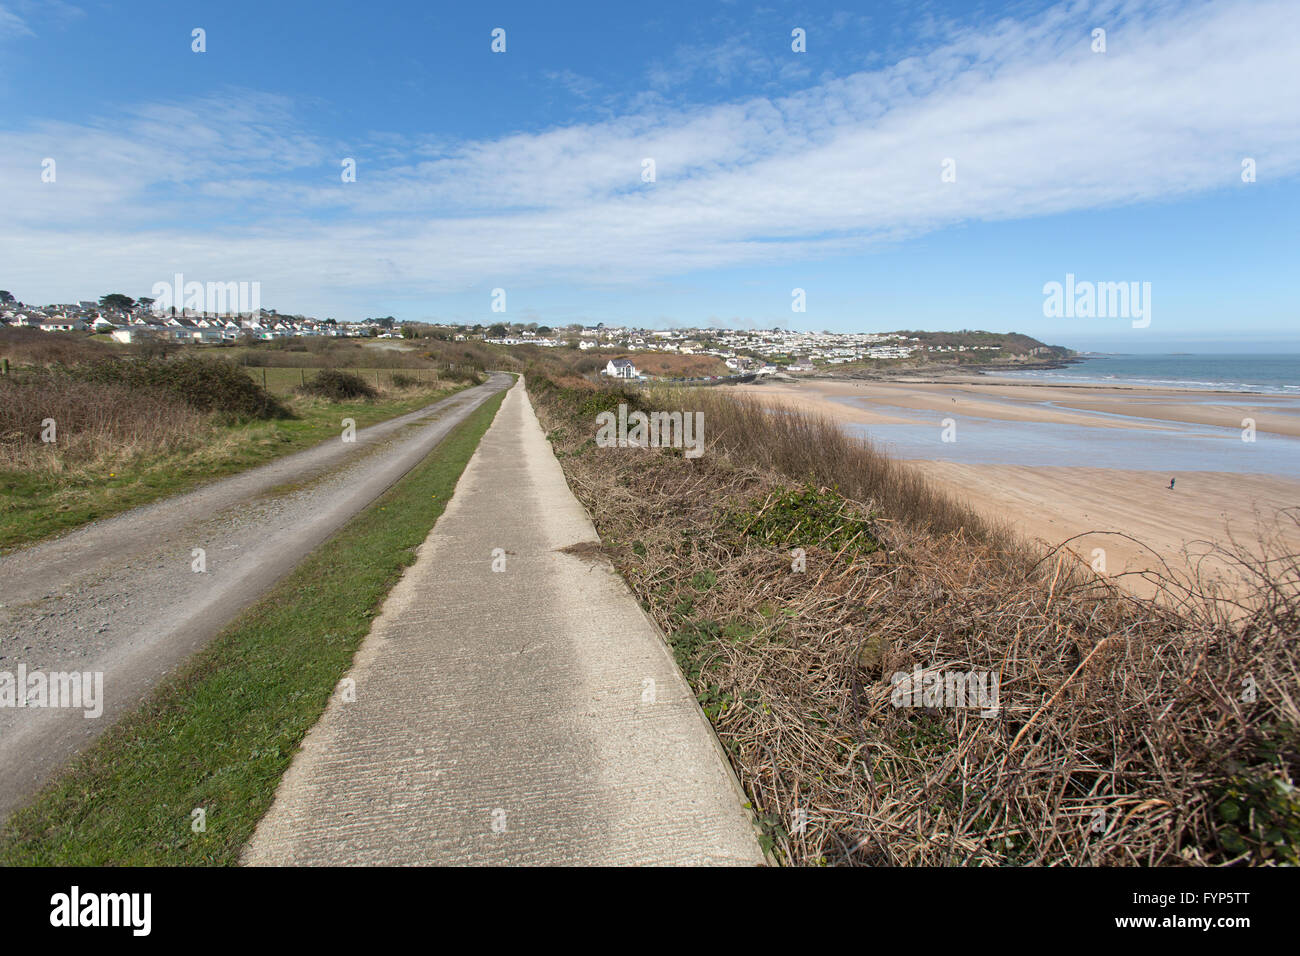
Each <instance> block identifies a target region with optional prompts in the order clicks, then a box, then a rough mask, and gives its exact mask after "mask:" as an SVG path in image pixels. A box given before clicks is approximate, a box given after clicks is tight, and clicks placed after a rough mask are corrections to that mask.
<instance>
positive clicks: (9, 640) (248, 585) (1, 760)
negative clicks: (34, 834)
mask: <svg viewBox="0 0 1300 956" xmlns="http://www.w3.org/2000/svg"><path fill="white" fill-rule="evenodd" d="M511 381H512V379H511V378H510V376H507V375H504V374H496V375H493V376H492V378H491V379H490V380H489V381H488V382H487V383H486V384H484V385H479V386H476V387H474V388H470V389H466V390H464V391H462V392H458V393H457V394H455V395H453V396H451V397H449V398H446V399H443V400H442V401H440V402H437V403H436V404H433V405H430V406H428V407H427V408H424V409H421V410H419V411H416V412H411V413H409V414H406V415H402V416H400V417H398V418H394V419H391V420H389V421H387V422H383V423H382V424H379V425H374V426H372V427H370V428H365V429H361V430H358V431H357V433H356V441H355V442H354V443H344V442H342V441H329V442H325V443H324V444H322V445H319V446H317V447H315V448H312V449H309V450H307V451H303V452H299V453H297V454H294V455H290V456H287V457H285V458H282V459H279V460H278V461H275V462H271V463H269V464H267V465H262V466H260V467H258V468H255V469H252V470H250V471H246V472H243V473H241V474H239V475H235V476H233V477H230V478H226V479H222V480H220V481H216V482H213V483H212V484H210V485H207V486H205V487H202V488H199V489H196V490H194V491H191V492H188V493H186V494H183V495H178V496H176V497H173V498H167V499H165V500H163V501H159V502H156V503H154V504H151V505H147V506H145V507H142V508H137V509H135V510H133V511H130V512H127V513H125V514H122V515H118V516H116V517H114V518H110V519H108V520H105V521H100V522H96V523H94V524H91V525H88V526H86V527H84V528H81V529H78V530H77V531H75V532H72V533H71V534H68V535H66V536H64V537H61V538H58V539H56V540H54V541H49V542H46V543H43V544H39V545H36V546H34V547H31V548H27V549H24V550H22V551H18V552H16V553H14V554H10V555H7V556H4V557H0V671H7V672H10V673H16V672H17V671H18V668H19V665H25V666H26V668H27V671H28V672H29V673H30V672H33V671H45V672H50V671H80V672H92V673H94V672H102V673H103V675H104V677H103V687H104V702H103V714H102V716H100V717H99V718H97V719H87V718H86V717H85V716H84V714H83V712H82V711H81V710H79V709H78V710H73V709H55V708H30V707H28V708H14V707H0V767H3V768H4V773H3V774H0V819H3V817H5V816H7V815H8V814H9V813H10V812H11V811H12V810H13V809H14V808H15V807H17V806H19V805H21V804H22V802H23V801H24V800H26V799H27V798H28V797H30V796H31V795H32V794H33V793H34V792H35V791H36V790H37V789H38V788H39V787H40V786H41V785H42V784H43V783H45V782H46V781H47V780H48V779H49V778H50V776H51V775H52V774H53V773H54V772H55V771H56V770H57V769H58V768H59V767H60V766H62V765H63V764H64V763H65V762H66V761H67V759H68V758H69V757H70V756H72V755H73V754H75V753H76V752H78V751H80V750H82V749H84V748H85V747H86V746H87V745H88V744H89V743H90V742H91V741H93V740H94V739H95V738H96V737H97V736H98V735H99V734H100V733H101V732H103V731H104V730H106V729H107V728H108V727H109V726H111V725H112V723H113V722H114V721H115V720H116V719H117V718H118V717H120V716H121V715H122V714H123V713H126V712H127V711H129V710H130V709H131V708H132V707H134V706H135V705H136V704H137V703H138V702H139V701H140V700H141V699H142V698H143V697H144V696H145V695H146V694H147V693H148V692H149V691H150V690H151V689H152V688H153V687H154V686H155V685H156V684H157V683H158V681H159V680H160V679H161V678H162V677H164V676H165V675H166V674H167V673H168V672H169V671H171V670H172V669H173V668H175V667H176V666H177V665H178V664H180V663H182V662H183V661H184V660H185V659H186V658H188V657H189V656H190V655H191V654H192V653H194V651H196V650H198V649H199V648H200V647H202V646H203V645H204V644H205V643H207V641H209V640H210V639H211V638H212V637H213V636H215V635H216V634H217V633H218V632H219V631H220V630H221V629H222V628H223V627H224V626H225V625H226V624H227V623H229V622H230V621H231V620H232V619H233V618H234V617H235V616H236V615H237V614H238V613H239V612H240V611H241V610H243V609H244V608H245V607H247V606H248V605H249V604H251V603H253V602H254V601H255V600H257V599H258V598H259V597H261V596H262V595H263V594H264V593H265V592H266V591H267V590H268V589H270V587H271V586H272V585H274V584H275V583H276V581H278V580H279V579H280V578H282V577H283V576H284V575H285V574H287V573H288V572H289V571H291V570H292V569H293V568H294V567H296V566H297V565H298V563H299V562H300V561H302V559H303V558H304V557H306V556H307V555H308V554H309V553H310V552H311V551H312V550H314V549H315V548H316V547H318V546H319V545H320V544H321V543H322V542H323V541H324V540H325V539H326V538H328V537H329V536H330V535H331V534H332V533H333V532H334V531H335V530H337V529H338V528H339V527H340V526H341V525H343V524H344V523H345V522H346V521H348V520H349V519H350V518H352V517H353V516H354V515H355V514H357V513H358V512H359V511H361V510H362V509H363V508H365V507H366V506H367V505H368V504H370V502H372V501H374V500H375V498H377V497H378V496H379V495H380V494H382V493H383V492H384V491H385V490H386V489H387V488H389V487H390V486H391V485H392V484H393V483H394V482H396V481H397V480H398V479H400V478H401V477H402V476H403V475H405V474H406V473H407V472H408V471H410V470H411V468H413V467H414V466H415V465H417V464H418V463H419V462H420V461H421V460H423V459H424V457H425V456H426V455H428V453H429V452H430V451H432V450H433V448H434V447H435V446H436V445H437V444H438V442H440V441H441V440H442V438H443V437H445V436H446V435H447V433H448V432H449V431H451V429H452V428H454V427H455V426H456V425H457V424H458V423H460V422H461V421H463V420H464V419H465V417H466V416H468V415H469V414H470V412H472V411H473V410H474V409H476V408H477V407H478V406H479V405H481V404H482V403H483V402H484V401H485V400H486V399H487V398H489V397H490V396H491V395H493V394H495V393H496V392H498V391H500V390H501V389H502V388H505V387H507V386H508V385H510V383H511ZM195 548H202V549H204V551H205V559H206V571H205V572H204V573H201V574H200V573H195V572H194V571H193V570H192V568H191V564H192V561H193V557H192V551H193V549H195Z"/></svg>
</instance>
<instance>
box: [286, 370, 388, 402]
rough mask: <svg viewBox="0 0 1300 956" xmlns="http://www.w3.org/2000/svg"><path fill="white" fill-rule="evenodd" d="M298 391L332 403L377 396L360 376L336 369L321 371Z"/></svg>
mask: <svg viewBox="0 0 1300 956" xmlns="http://www.w3.org/2000/svg"><path fill="white" fill-rule="evenodd" d="M298 391H300V392H303V393H304V394H306V395H315V396H318V397H319V398H327V399H329V400H330V401H332V402H345V401H350V400H355V399H358V398H374V397H375V396H376V395H378V394H379V393H378V392H376V391H375V387H374V386H373V385H371V384H369V383H368V382H367V381H366V380H365V379H363V378H362V377H361V376H360V375H354V374H353V373H352V372H344V371H342V370H341V369H336V368H327V369H321V371H319V372H317V373H316V376H315V377H314V378H313V379H312V380H311V381H310V382H308V383H307V384H306V385H301V386H299V388H298Z"/></svg>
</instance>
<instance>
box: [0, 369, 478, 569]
mask: <svg viewBox="0 0 1300 956" xmlns="http://www.w3.org/2000/svg"><path fill="white" fill-rule="evenodd" d="M295 375H296V373H295ZM75 387H76V388H77V389H78V390H79V391H80V392H81V394H80V396H79V398H80V400H81V402H82V403H83V404H91V405H92V406H94V407H97V408H102V409H105V410H106V411H108V410H110V409H111V411H112V413H114V414H116V415H117V416H119V417H129V418H131V423H130V431H129V432H125V429H119V433H118V434H114V433H109V434H107V435H102V434H99V433H96V434H89V430H87V437H86V443H87V445H93V447H88V448H87V449H86V452H85V453H84V454H69V453H68V451H69V449H72V450H74V451H76V450H78V446H77V444H76V443H77V442H78V440H79V439H80V438H82V435H81V434H79V433H78V431H77V430H76V429H74V428H73V427H71V426H70V425H68V424H67V418H68V416H64V415H61V414H60V415H58V417H57V418H56V421H60V422H63V424H61V425H60V432H59V434H58V438H59V443H60V444H58V445H48V446H42V445H38V444H35V443H29V444H28V446H27V449H21V451H22V452H23V453H24V454H25V460H21V461H20V460H19V457H18V453H16V454H15V456H14V457H13V458H11V460H10V461H9V462H5V463H3V464H0V552H3V551H6V550H8V549H10V548H14V547H19V546H24V545H28V544H32V543H34V542H37V541H40V540H42V539H44V538H48V537H52V536H54V535H57V534H61V533H63V532H66V531H70V530H72V529H74V528H77V527H80V526H81V525H83V524H86V523H88V522H91V521H96V520H98V519H100V518H107V517H111V516H112V515H115V514H120V513H121V512H123V511H128V510H130V509H131V508H135V507H138V506H140V505H144V504H148V503H150V502H152V501H156V500H158V499H160V498H165V497H167V496H169V495H174V494H179V493H181V492H184V491H189V490H191V489H192V488H195V487H197V486H199V485H201V484H204V483H206V482H209V481H212V480H214V479H217V478H222V477H225V476H227V475H231V474H234V473H236V472H239V471H243V470H245V469H248V468H252V467H254V466H257V465H261V464H264V463H266V462H268V461H271V460H273V459H275V458H279V457H282V456H284V455H288V454H291V453H293V452H296V451H301V450H303V449H305V448H310V447H311V446H313V445H317V444H319V443H320V442H323V441H326V440H327V439H330V438H335V437H337V436H338V432H339V427H340V424H339V423H340V422H341V421H342V419H344V418H352V419H354V420H355V421H356V424H357V427H358V428H364V427H366V426H367V425H373V424H376V423H378V422H382V421H386V420H387V419H389V418H394V417H396V416H398V415H404V414H406V413H407V412H412V411H415V410H416V409H419V408H423V407H424V406H426V405H429V404H431V403H433V402H436V401H439V400H440V399H443V398H446V397H448V396H449V395H452V394H454V393H455V392H457V391H459V390H460V389H462V388H464V387H465V386H464V385H463V384H450V383H444V382H435V383H433V384H432V385H429V386H425V385H422V384H417V385H415V386H414V387H410V388H402V389H391V388H385V389H384V390H383V391H382V392H381V394H380V395H379V397H377V398H376V399H373V400H369V401H354V402H329V401H324V400H321V399H316V398H307V397H295V398H293V399H291V400H289V402H288V405H289V408H290V411H291V412H292V415H293V417H290V418H276V419H260V420H259V419H253V420H245V421H239V422H234V423H225V422H223V421H221V420H219V419H216V418H215V417H213V416H210V415H208V416H204V415H202V414H200V413H197V412H195V411H193V410H189V409H186V408H185V407H184V406H182V405H167V404H161V403H159V402H158V400H157V399H156V398H154V397H152V396H149V395H147V394H146V393H140V392H134V393H132V392H130V391H128V390H126V389H122V388H120V387H115V386H112V385H93V384H88V383H76V385H75ZM88 389H98V390H99V392H102V394H98V393H97V395H98V401H97V402H93V403H87V402H85V398H86V395H85V394H84V393H85V391H86V390H88ZM43 401H44V400H43ZM130 403H139V404H142V405H144V406H145V407H144V408H143V409H142V410H141V414H140V415H138V416H130V415H129V407H128V406H129V404H130ZM45 414H47V413H46V412H45V411H38V412H33V415H32V416H30V417H32V418H33V420H34V421H40V420H41V419H42V418H43V417H45ZM164 417H165V418H166V421H162V420H161V419H162V418H164ZM137 422H139V423H142V424H136V423H137ZM120 432H125V433H124V434H122V433H120Z"/></svg>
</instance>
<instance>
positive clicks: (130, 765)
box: [0, 393, 504, 865]
mask: <svg viewBox="0 0 1300 956" xmlns="http://www.w3.org/2000/svg"><path fill="white" fill-rule="evenodd" d="M503 397H504V393H502V394H500V395H497V396H494V397H493V398H492V399H490V400H489V401H488V402H486V403H485V404H484V406H483V407H481V408H479V409H478V410H476V411H475V412H474V413H473V414H472V415H471V416H470V417H469V418H468V419H467V420H466V421H465V422H463V423H462V424H461V425H459V426H458V427H457V428H456V429H455V430H454V431H453V432H452V433H451V434H450V435H448V436H447V438H446V439H444V440H443V442H442V443H441V444H440V445H439V446H438V448H437V449H435V450H434V452H433V453H432V454H430V456H429V457H428V458H427V459H425V461H424V462H422V463H421V464H420V465H419V466H418V467H416V468H415V469H414V470H412V471H411V472H410V474H408V475H407V476H406V477H405V478H403V479H402V480H401V481H400V482H399V483H398V484H396V485H395V486H394V487H393V488H392V489H390V490H389V491H388V492H387V493H386V494H385V495H384V496H383V497H382V498H380V499H379V500H378V501H376V502H375V503H374V504H373V505H371V506H370V507H369V508H368V509H367V510H366V511H364V512H362V513H361V514H359V515H357V517H356V518H354V519H353V520H352V521H351V522H349V523H348V524H347V525H346V526H345V527H344V528H343V529H342V530H341V531H339V532H338V533H337V534H336V535H335V536H334V537H332V538H331V539H330V540H329V541H327V542H326V543H325V544H324V545H323V546H322V547H321V548H320V549H318V550H317V551H316V552H315V553H314V554H312V555H311V556H310V557H309V558H307V560H306V561H305V562H304V563H303V564H302V565H301V566H300V567H299V568H298V569H297V570H296V571H294V572H293V573H292V574H291V575H290V576H289V577H288V578H287V579H286V580H285V581H283V582H282V583H281V584H280V585H278V586H277V587H276V588H275V589H274V590H273V591H272V592H271V593H270V594H268V595H267V596H266V597H265V598H264V599H263V600H261V601H259V602H258V603H257V604H256V605H255V606H254V607H253V608H251V609H250V610H249V611H247V612H246V613H245V614H244V615H242V616H241V617H240V618H239V620H237V621H236V622H235V623H234V624H232V625H231V627H229V628H227V629H226V631H224V632H223V633H222V634H221V635H220V636H218V637H217V638H216V639H215V640H214V641H213V642H212V643H211V644H209V645H208V647H207V648H205V649H204V650H203V651H201V652H200V653H198V654H197V655H196V656H195V657H194V658H193V659H192V660H191V661H190V662H189V663H188V664H187V665H186V666H185V667H183V668H182V669H181V671H180V672H179V673H177V674H176V675H175V676H174V677H172V678H170V679H169V680H168V681H167V682H166V683H165V684H163V685H162V686H160V687H159V688H158V689H157V690H156V691H155V692H154V693H153V694H152V696H151V697H150V699H149V700H148V701H147V702H146V704H145V705H143V706H142V707H141V708H140V709H139V710H138V711H137V712H135V713H134V714H132V715H130V716H128V717H126V718H125V719H123V720H122V721H120V722H119V723H118V724H117V725H116V726H115V727H113V728H112V729H110V730H109V731H108V732H107V733H106V734H105V735H104V736H103V737H101V738H100V740H99V742H98V743H96V744H95V745H94V746H93V747H92V748H91V749H90V750H89V751H88V752H87V753H85V754H83V755H82V756H81V757H79V758H78V759H77V760H76V761H75V762H74V763H73V764H72V766H71V767H70V768H69V769H68V770H67V771H66V772H65V773H64V774H63V775H62V776H61V777H60V778H59V779H58V780H56V781H55V782H54V783H53V784H52V785H51V786H50V787H48V788H46V790H44V791H43V792H42V793H41V794H40V795H39V796H38V797H37V799H36V800H35V801H34V802H33V803H32V804H31V805H30V806H28V807H26V808H25V809H23V810H21V811H19V812H18V813H16V814H15V815H14V816H13V817H11V818H10V820H9V821H8V823H7V824H6V825H5V827H4V829H3V831H0V865H24V864H41V865H45V864H64V865H177V864H182V865H186V864H190V865H192V864H205V865H214V864H215V865H229V864H234V863H236V862H237V861H238V856H239V852H240V849H241V848H242V846H243V845H244V843H245V842H246V841H247V840H248V838H249V837H250V836H251V834H252V832H253V829H254V827H255V826H256V824H257V821H258V820H259V819H260V818H261V816H262V815H263V814H264V813H265V812H266V810H267V808H268V807H269V806H270V803H271V799H272V797H273V795H274V792H275V788H276V786H277V785H278V784H279V781H280V777H281V776H282V775H283V773H284V772H285V770H286V769H287V768H288V766H289V762H290V760H291V759H292V757H293V755H294V753H295V752H296V750H297V748H298V746H299V744H300V742H301V741H302V739H303V737H304V735H305V734H306V733H307V731H308V729H309V728H310V727H311V726H312V725H313V724H314V723H315V722H316V720H317V719H318V718H319V716H320V714H321V713H322V712H323V710H324V708H325V705H326V703H327V702H328V700H329V697H330V695H331V693H332V692H333V691H334V689H335V687H336V686H337V684H338V682H339V680H340V679H341V678H342V676H343V675H344V673H346V671H347V669H348V667H349V666H350V664H351V661H352V658H353V655H354V653H355V651H356V649H357V647H358V646H359V645H360V643H361V641H362V639H363V638H364V637H365V635H366V634H367V633H368V631H369V629H370V622H371V619H372V618H373V616H374V615H375V614H376V613H377V612H378V610H379V608H380V605H381V604H382V602H383V599H384V597H385V595H387V593H388V591H389V590H390V589H391V587H392V586H393V584H395V583H396V581H397V579H398V578H399V577H400V575H401V573H402V569H403V568H405V567H406V566H407V565H409V564H410V563H411V562H412V561H413V560H414V552H415V548H416V547H417V546H418V545H419V544H420V542H422V541H423V540H424V538H425V537H426V535H427V534H428V532H429V529H430V528H431V527H433V524H434V522H435V521H436V520H437V519H438V516H439V515H441V514H442V511H443V509H444V507H445V505H446V502H447V500H448V499H449V498H450V497H451V493H452V491H453V489H454V487H455V484H456V481H457V479H458V478H459V477H460V474H461V471H462V470H463V469H464V467H465V464H466V463H467V462H468V460H469V458H470V456H471V455H472V454H473V452H474V449H475V448H476V447H477V445H478V442H479V439H480V438H481V437H482V435H483V433H484V432H485V431H486V430H487V428H488V426H489V425H490V424H491V422H492V418H493V416H494V415H495V414H496V410H497V409H498V408H499V407H500V404H501V401H502V398H503ZM195 808H203V809H204V810H205V811H206V815H207V816H206V820H207V825H206V826H207V828H206V831H205V832H202V833H195V832H193V831H192V829H191V812H192V811H193V810H194V809H195Z"/></svg>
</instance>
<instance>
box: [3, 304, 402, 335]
mask: <svg viewBox="0 0 1300 956" xmlns="http://www.w3.org/2000/svg"><path fill="white" fill-rule="evenodd" d="M0 324H4V325H7V326H11V327H15V328H35V329H39V330H41V331H42V332H85V333H100V334H107V335H111V336H112V337H113V338H114V339H115V340H116V341H118V342H123V343H127V344H131V343H138V342H142V341H146V340H164V341H172V342H183V343H194V344H200V345H220V344H221V343H223V342H236V341H239V340H241V339H245V338H254V339H259V340H270V339H284V338H295V337H310V336H329V337H356V336H368V335H371V334H374V333H373V331H372V329H371V326H372V325H373V323H368V322H367V323H337V322H335V321H333V320H332V319H331V320H325V321H317V320H315V319H311V318H306V317H303V316H282V315H279V314H277V313H275V312H268V311H266V310H260V311H258V312H254V313H250V314H248V315H219V314H216V313H190V312H182V313H181V314H179V315H162V314H159V313H157V312H153V311H152V310H150V309H148V308H146V307H143V306H138V307H136V308H134V309H130V310H117V309H107V308H104V307H102V306H100V305H99V304H98V303H95V302H79V303H75V304H60V305H47V306H28V305H24V304H23V303H13V304H10V305H6V306H0ZM384 334H385V335H391V334H392V333H388V332H385V333H384Z"/></svg>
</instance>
